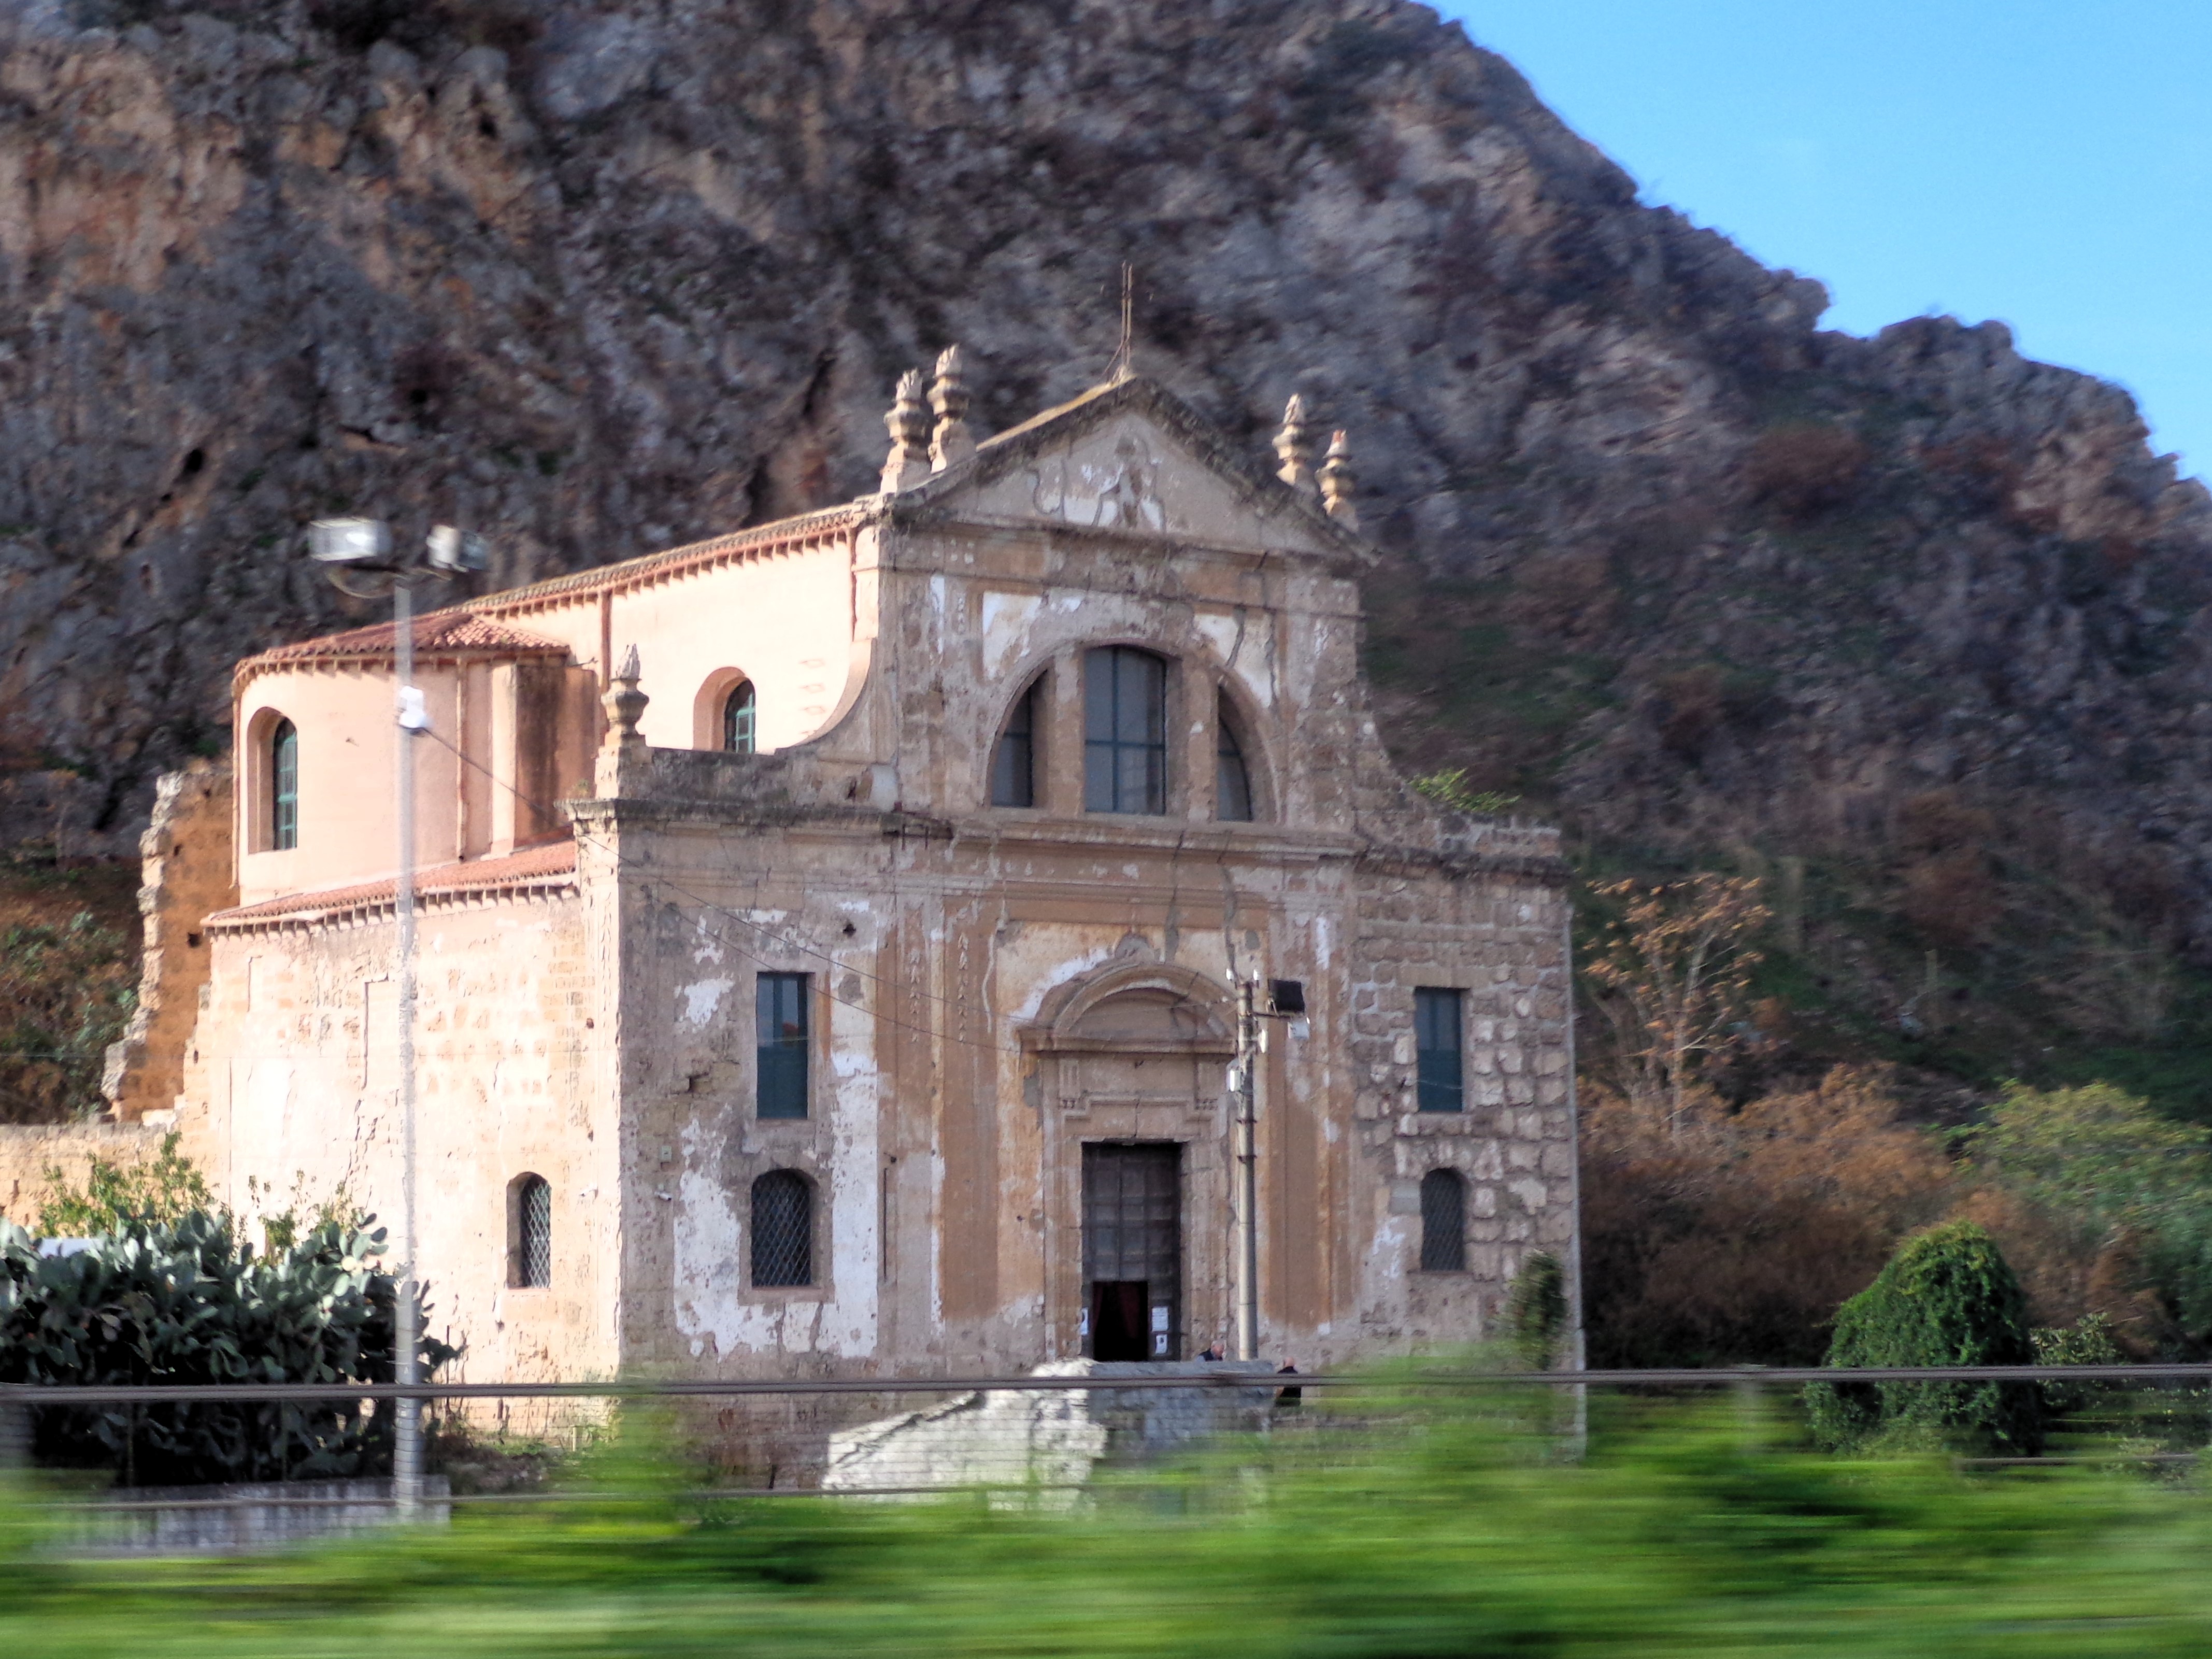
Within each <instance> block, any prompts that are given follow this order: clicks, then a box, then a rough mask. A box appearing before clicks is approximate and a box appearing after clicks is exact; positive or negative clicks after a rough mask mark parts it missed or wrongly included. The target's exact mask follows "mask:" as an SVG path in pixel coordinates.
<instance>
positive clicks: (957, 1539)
mask: <svg viewBox="0 0 2212 1659" xmlns="http://www.w3.org/2000/svg"><path fill="white" fill-rule="evenodd" d="M1311 1409H1312V1407H1309V1410H1311ZM1358 1411H1359V1415H1360V1416H1361V1417H1362V1418H1363V1419H1364V1426H1354V1425H1346V1426H1343V1427H1340V1428H1339V1429H1336V1430H1334V1431H1330V1432H1328V1433H1323V1434H1314V1433H1306V1432H1288V1433H1279V1434H1278V1435H1276V1436H1274V1437H1273V1438H1272V1440H1270V1441H1268V1442H1265V1443H1244V1444H1243V1445H1242V1446H1239V1447H1236V1448H1231V1449H1228V1450H1226V1451H1224V1452H1221V1453H1218V1454H1217V1455H1215V1456H1213V1457H1212V1458H1211V1459H1210V1460H1207V1461H1204V1462H1196V1463H1194V1464H1191V1465H1188V1466H1185V1467H1182V1468H1176V1469H1173V1470H1169V1471H1164V1472H1158V1473H1155V1474H1151V1475H1149V1476H1142V1477H1135V1478H1125V1479H1123V1480H1119V1481H1116V1482H1114V1483H1111V1484H1109V1485H1108V1486H1104V1487H1103V1489H1101V1490H1099V1491H1098V1492H1097V1493H1096V1494H1094V1495H1093V1496H1092V1497H1091V1498H1089V1499H1087V1500H1086V1501H1085V1503H1084V1504H1082V1505H1081V1506H1079V1507H1078V1508H1077V1509H1076V1510H1073V1512H1068V1513H1062V1514H1050V1513H1038V1512H1036V1511H1034V1510H1022V1509H1018V1508H1015V1509H1007V1508H1001V1509H995V1510H994V1509H992V1508H990V1507H987V1506H986V1505H985V1504H983V1503H981V1501H979V1500H978V1499H975V1498H951V1499H947V1500H945V1501H941V1502H933V1503H927V1504H870V1503H864V1502H856V1501H854V1500H851V1499H842V1500H839V1499H781V1500H755V1501H753V1502H750V1503H733V1504H723V1505H720V1506H715V1507H712V1508H703V1507H700V1506H697V1505H695V1504H687V1503H686V1502H685V1501H684V1500H683V1499H682V1498H681V1497H680V1496H671V1497H669V1498H665V1499H663V1500H660V1501H657V1502H653V1503H649V1504H632V1505H617V1504H611V1503H605V1502H600V1503H594V1502H592V1501H590V1499H589V1498H588V1496H585V1497H580V1498H579V1499H578V1501H576V1502H575V1503H574V1504H563V1505H561V1506H558V1507H556V1508H551V1509H549V1510H538V1511H535V1512H530V1513H516V1512H514V1511H513V1510H507V1511H503V1512H501V1511H495V1512H489V1513H483V1514H477V1515H470V1516H467V1517H466V1518H464V1519H462V1520H460V1521H459V1522H456V1524H455V1525H454V1526H453V1528H452V1529H451V1530H450V1531H448V1532H443V1533H440V1532H427V1533H423V1534H416V1535H412V1536H408V1535H400V1536H393V1537H389V1538H386V1539H383V1540H380V1541H371V1542H366V1543H355V1544H348V1545H343V1546H336V1547H326V1548H323V1549H320V1550H317V1551H313V1552H308V1553H299V1554H295V1555H290V1556H284V1557H277V1558H263V1559H250V1560H243V1561H201V1562H179V1563H163V1564H156V1565H147V1564H144V1563H129V1564H105V1565H103V1564H97V1563H93V1564H78V1565H65V1564H62V1563H58V1562H57V1561H55V1560H53V1559H49V1558H42V1557H40V1556H37V1555H35V1554H33V1553H31V1547H32V1546H33V1544H34V1543H35V1541H36V1537H37V1533H38V1529H39V1526H40V1522H39V1518H38V1516H37V1514H36V1512H35V1511H34V1510H31V1509H29V1508H28V1507H27V1506H23V1505H18V1506H16V1507H15V1509H13V1510H0V1580H3V1581H4V1582H5V1583H6V1585H7V1590H6V1593H5V1595H0V1640H3V1641H5V1643H6V1644H7V1647H8V1650H9V1651H13V1652H20V1653H26V1654H37V1655H39V1656H40V1659H76V1656H94V1655H98V1656H109V1655H123V1654H129V1655H131V1656H133V1659H160V1656H170V1655H174V1656H186V1655H203V1654H205V1655H216V1654H221V1655H222V1656H225V1659H255V1656H261V1655H269V1656H277V1655H282V1656H285V1659H318V1656H323V1655H331V1656H344V1659H356V1656H358V1655H360V1654H362V1653H369V1652H373V1653H376V1654H379V1655H384V1656H392V1659H405V1656H415V1655H423V1656H430V1655H436V1656H440V1659H463V1656H468V1655H473V1654H480V1653H481V1654H487V1655H489V1654H498V1655H502V1656H530V1655H563V1656H568V1655H603V1654H604V1655H634V1656H657V1655H687V1656H688V1655H695V1654H696V1655H708V1654H714V1655H727V1654H744V1655H760V1656H778V1659H782V1656H791V1659H801V1656H816V1655H821V1656H833V1655H834V1656H836V1659H859V1656H869V1655H877V1654H881V1655H884V1656H892V1655H896V1656H901V1659H921V1656H931V1655H944V1656H948V1659H950V1656H960V1659H986V1656H987V1659H1018V1656H1032V1655H1034V1656H1038V1659H1045V1656H1055V1659H1057V1656H1077V1655H1079V1656H1097V1659H1115V1656H1125V1655H1126V1656H1130V1659H1169V1656H1182V1655H1189V1656H1192V1659H1200V1656H1204V1659H1219V1656H1225V1655H1226V1656H1244V1655H1251V1656H1255V1659H1260V1656H1265V1659H1363V1656H1374V1659H1413V1656H1439V1659H1441V1656H1461V1655H1464V1656H1470V1659H1473V1656H1509V1655H1511V1656H1523V1655H1553V1656H1561V1659H1567V1656H1582V1655H1593V1656H1595V1655H1607V1656H1620V1659H1629V1656H1634V1659H1668V1656H1698V1659H1711V1656H1716V1655H1744V1656H1753V1655H1756V1656H1760V1659H1771V1656H1778V1655H1838V1656H1842V1655H1850V1656H1852V1659H1879V1656H1891V1655H1898V1656H1902V1655H1929V1656H1935V1655H1942V1656H1946V1659H1980V1656H1991V1659H1995V1656H1998V1655H2003V1656H2007V1659H2020V1656H2027V1659H2041V1656H2051V1659H2058V1656H2064V1659H2093V1656H2100V1655H2113V1656H2119V1655H2127V1656H2131V1659H2136V1656H2151V1655H2166V1654H2185V1653H2186V1654H2201V1653H2203V1652H2204V1651H2206V1650H2208V1647H2212V1577H2208V1575H2207V1574H2206V1572H2205V1571H2204V1568H2203V1559H2204V1552H2205V1548H2206V1546H2207V1544H2208V1543H2212V1533H2208V1528H2207V1525H2206V1522H2207V1518H2208V1517H2207V1516H2206V1513H2205V1507H2204V1503H2203V1498H2201V1497H2200V1496H2199V1495H2198V1494H2197V1493H2196V1492H2191V1491H2189V1490H2186V1489H2184V1488H2181V1487H2179V1486H2157V1485H2154V1484H2152V1483H2149V1482H2147V1481H2143V1480H2135V1479H2130V1478H2128V1477H2124V1476H2117V1475H2112V1474H2089V1473H2085V1472H2082V1471H2081V1470H2078V1469H2055V1470H2051V1471H2050V1472H2048V1473H2047V1474H2037V1475H2034V1476H2033V1477H2027V1478H2022V1477H2018V1476H2012V1475H2008V1476H2006V1477H2003V1478H2001V1479H1969V1478H1965V1477H1962V1476H1960V1475H1958V1474H1954V1473H1953V1472H1952V1471H1951V1469H1950V1468H1949V1466H1948V1463H1944V1462H1936V1461H1927V1462H1909V1461H1905V1462H1887V1463H1852V1462H1841V1461H1837V1460H1833V1459H1830V1458H1826V1457H1823V1456H1820V1455H1816V1454H1813V1453H1809V1452H1807V1451H1804V1450H1802V1449H1792V1448H1790V1447H1787V1446H1780V1445H1777V1444H1775V1443H1773V1442H1774V1434H1773V1432H1772V1425H1771V1424H1769V1425H1762V1424H1761V1423H1760V1422H1759V1421H1758V1420H1756V1419H1752V1418H1748V1417H1746V1416H1742V1415H1739V1414H1737V1413H1735V1412H1734V1411H1733V1410H1731V1409H1728V1408H1720V1409H1708V1410H1705V1411H1703V1412H1685V1411H1682V1410H1680V1409H1664V1408H1655V1407H1651V1406H1650V1405H1649V1404H1648V1403H1647V1404H1645V1405H1643V1406H1638V1405H1635V1404H1626V1405H1623V1404H1620V1403H1618V1402H1613V1403H1607V1402H1600V1407H1599V1409H1598V1411H1597V1414H1596V1415H1597V1426H1596V1430H1595V1434H1594V1436H1593V1437H1592V1441H1591V1443H1590V1449H1589V1456H1588V1457H1587V1458H1586V1459H1583V1460H1581V1461H1576V1460H1574V1459H1571V1458H1570V1457H1567V1456H1565V1455H1563V1449H1562V1448H1561V1446H1560V1445H1559V1442H1558V1441H1557V1440H1556V1439H1555V1438H1553V1437H1547V1436H1545V1435H1542V1434H1540V1433H1537V1432H1535V1431H1534V1425H1535V1424H1536V1422H1537V1421H1538V1419H1540V1418H1541V1415H1542V1414H1543V1413H1544V1411H1545V1407H1544V1406H1543V1405H1538V1404H1532V1403H1528V1402H1513V1401H1509V1402H1506V1403H1504V1404H1503V1405H1501V1404H1500V1403H1498V1401H1496V1399H1495V1397H1494V1396H1493V1397H1492V1398H1491V1399H1490V1401H1488V1402H1487V1404H1485V1403H1484V1402H1482V1401H1477V1400H1462V1401H1456V1402H1447V1403H1444V1404H1442V1405H1437V1404H1429V1405H1425V1406H1422V1407H1413V1408H1410V1409H1409V1408H1407V1406H1406V1404H1405V1402H1403V1401H1389V1400H1384V1399H1380V1398H1370V1399H1369V1400H1367V1401H1363V1402H1360V1405H1359V1407H1358ZM598 1478H599V1480H602V1481H604V1482H606V1483H608V1484H610V1485H612V1486H618V1487H622V1488H624V1489H630V1490H635V1489H637V1488H639V1487H640V1486H647V1485H650V1484H652V1483H654V1482H658V1483H659V1485H658V1486H655V1487H654V1489H655V1490H661V1491H670V1492H674V1491H675V1490H676V1489H678V1488H680V1487H682V1486H684V1485H685V1484H686V1480H687V1478H686V1477H685V1476H684V1475H683V1474H680V1473H677V1472H671V1471H670V1470H669V1469H667V1468H665V1467H662V1466H657V1465H654V1464H652V1463H650V1462H641V1460H639V1459H638V1458H637V1457H635V1455H629V1454H625V1453H623V1452H622V1451H621V1450H619V1449H617V1451H615V1452H614V1453H611V1454H610V1455H606V1456H605V1457H604V1458H603V1459H601V1460H600V1462H599V1470H598ZM11 1557H12V1559H9V1558H11Z"/></svg>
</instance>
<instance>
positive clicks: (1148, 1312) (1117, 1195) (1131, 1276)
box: [1083, 1140, 1183, 1360]
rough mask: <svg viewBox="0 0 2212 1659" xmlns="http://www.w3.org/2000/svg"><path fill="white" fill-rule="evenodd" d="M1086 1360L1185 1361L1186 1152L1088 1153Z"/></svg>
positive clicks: (1095, 1148)
mask: <svg viewBox="0 0 2212 1659" xmlns="http://www.w3.org/2000/svg"><path fill="white" fill-rule="evenodd" d="M1083 1297H1084V1308H1085V1320H1084V1343H1083V1352H1085V1354H1086V1355H1088V1356H1089V1357H1090V1358H1093V1359H1124V1360H1127V1359H1140V1360H1159V1359H1180V1358H1182V1357H1183V1356H1182V1340H1183V1309H1182V1146H1181V1144H1180V1143H1177V1142H1174V1141H1144V1140H1139V1141H1091V1142H1086V1143H1085V1146H1084V1148H1083Z"/></svg>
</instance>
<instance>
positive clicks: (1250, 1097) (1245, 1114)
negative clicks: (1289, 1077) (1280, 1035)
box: [1229, 977, 1308, 1359]
mask: <svg viewBox="0 0 2212 1659" xmlns="http://www.w3.org/2000/svg"><path fill="white" fill-rule="evenodd" d="M1265 1000H1266V1005H1267V1006H1264V1007H1262V1006H1261V990H1260V981H1259V980H1258V979H1257V978H1256V977H1255V978H1251V979H1243V980H1239V981H1237V1058H1236V1060H1235V1061H1234V1062H1233V1063H1232V1064H1231V1066H1230V1071H1229V1083H1230V1090H1231V1092H1232V1093H1233V1094H1235V1096H1236V1097H1237V1109H1236V1114H1237V1115H1236V1121H1235V1123H1234V1124H1233V1125H1232V1126H1231V1133H1230V1140H1231V1149H1230V1157H1231V1165H1232V1167H1233V1169H1234V1170H1235V1172H1236V1175H1235V1179H1236V1184H1235V1186H1234V1188H1232V1190H1231V1210H1232V1211H1233V1212H1234V1214H1235V1219H1236V1234H1237V1247H1236V1262H1237V1274H1236V1277H1237V1358H1239V1359H1257V1358H1259V1357H1260V1146H1259V1132H1260V1056H1261V1055H1262V1054H1266V1053H1267V1024H1266V1022H1267V1021H1268V1020H1271V1019H1279V1020H1286V1021H1289V1022H1290V1024H1291V1032H1292V1034H1293V1035H1297V1036H1303V1035H1304V1032H1305V1030H1307V1029H1308V1027H1307V1025H1306V987H1305V982H1304V981H1303V980H1295V979H1275V980H1269V981H1267V994H1266V999H1265Z"/></svg>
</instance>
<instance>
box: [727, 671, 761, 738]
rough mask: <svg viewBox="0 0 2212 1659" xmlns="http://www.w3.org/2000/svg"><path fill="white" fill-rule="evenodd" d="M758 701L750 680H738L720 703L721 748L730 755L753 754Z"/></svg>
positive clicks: (758, 708)
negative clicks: (754, 722)
mask: <svg viewBox="0 0 2212 1659" xmlns="http://www.w3.org/2000/svg"><path fill="white" fill-rule="evenodd" d="M759 712H760V699H759V697H758V696H757V695H756V694H755V692H754V690H753V683H752V682H751V681H750V680H739V681H738V683H737V684H735V685H733V686H732V687H731V688H730V695H729V696H727V697H726V698H725V699H724V700H723V702H722V747H723V748H725V749H726V750H729V751H730V753H732V755H750V754H751V753H752V752H753V720H754V717H755V716H756V715H757V714H758V713H759Z"/></svg>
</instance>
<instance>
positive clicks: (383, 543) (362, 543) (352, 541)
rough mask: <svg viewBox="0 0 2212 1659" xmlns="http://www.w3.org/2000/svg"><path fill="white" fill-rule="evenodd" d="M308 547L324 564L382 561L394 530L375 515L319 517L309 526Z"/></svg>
mask: <svg viewBox="0 0 2212 1659" xmlns="http://www.w3.org/2000/svg"><path fill="white" fill-rule="evenodd" d="M307 551H308V554H309V556H311V557H313V559H315V560H316V561H317V562H320V563H323V564H380V563H382V562H384V560H385V559H386V557H387V556H389V555H390V554H391V552H392V532H391V530H390V529H389V528H388V527H387V526H385V525H384V524H383V523H381V522H380V521H379V520H375V519H318V520H315V521H314V522H313V524H311V525H309V526H307Z"/></svg>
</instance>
